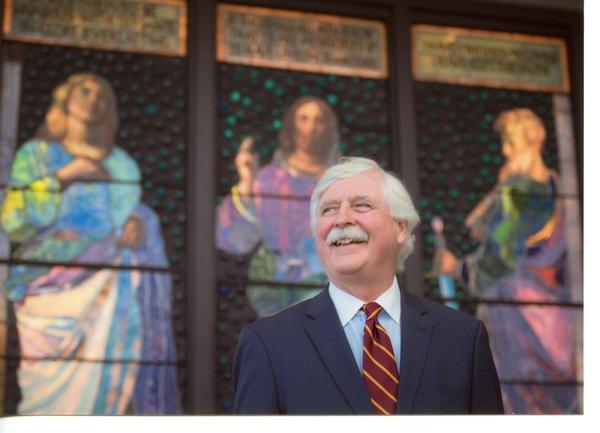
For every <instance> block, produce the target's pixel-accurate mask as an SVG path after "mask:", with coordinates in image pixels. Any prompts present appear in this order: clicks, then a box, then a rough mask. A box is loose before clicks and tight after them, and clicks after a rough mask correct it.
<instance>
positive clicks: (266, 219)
mask: <svg viewBox="0 0 600 433" xmlns="http://www.w3.org/2000/svg"><path fill="white" fill-rule="evenodd" d="M278 141H279V146H278V148H277V150H276V151H275V154H274V155H273V159H272V161H271V163H270V164H268V165H266V166H265V167H263V168H261V169H260V170H259V167H258V165H259V159H258V155H256V154H255V153H253V145H254V140H253V139H252V137H249V138H247V139H246V140H244V141H243V142H242V143H241V145H240V149H239V151H238V154H237V156H236V159H235V164H236V168H237V171H238V175H239V182H238V184H237V185H235V186H234V187H233V188H232V191H231V194H230V195H229V196H228V197H227V198H226V199H225V200H224V202H223V203H222V204H221V205H220V206H219V208H218V210H217V217H218V230H217V247H218V248H219V249H221V250H224V251H227V252H229V253H233V254H239V255H246V254H250V253H253V255H252V259H251V262H250V269H249V277H250V278H254V279H259V280H272V281H286V282H297V283H301V282H305V283H321V282H323V281H325V278H326V277H325V274H324V273H323V269H322V266H321V264H320V262H319V258H318V256H317V251H316V247H315V242H314V239H313V238H312V236H311V230H310V222H309V219H310V213H309V203H308V198H309V197H310V195H311V193H312V191H313V189H314V187H315V185H316V183H317V181H318V180H319V178H320V177H321V175H322V174H323V173H324V172H325V170H326V169H327V167H328V166H330V165H331V164H332V163H334V162H335V161H336V160H337V157H338V149H337V148H338V143H339V131H338V123H337V118H336V116H335V113H334V112H333V110H332V109H331V107H330V106H329V105H328V104H327V103H326V102H324V101H323V100H321V99H319V98H316V97H314V96H305V97H301V98H299V99H297V100H296V101H295V102H294V103H293V104H292V106H290V107H289V108H288V110H287V111H286V113H285V115H284V118H283V122H282V127H281V130H280V132H279V137H278ZM288 196H291V197H290V198H287V197H288ZM303 198H304V199H303ZM257 247H258V248H257ZM317 292H318V290H306V289H294V288H288V287H284V286H281V287H272V286H271V287H262V286H260V287H259V286H250V287H248V288H247V296H248V299H249V301H250V304H251V305H252V307H253V309H254V310H255V311H256V312H257V314H258V315H259V316H267V315H271V314H274V313H276V312H278V311H280V310H282V309H283V308H285V307H287V306H289V305H292V304H294V303H296V302H299V301H301V300H304V299H307V298H309V297H312V296H314V295H315V294H316V293H317Z"/></svg>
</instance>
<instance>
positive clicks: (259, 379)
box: [233, 327, 280, 414]
mask: <svg viewBox="0 0 600 433" xmlns="http://www.w3.org/2000/svg"><path fill="white" fill-rule="evenodd" d="M233 388H234V393H235V404H234V413H237V414H275V413H279V412H280V409H279V405H278V398H277V387H276V384H275V376H274V372H273V367H272V365H271V360H270V358H269V354H268V352H267V350H266V347H265V344H264V342H263V341H262V340H261V338H260V337H259V336H258V335H257V334H256V333H255V332H254V331H253V330H252V329H250V328H248V327H246V328H244V329H243V330H242V332H241V334H240V339H239V344H238V347H237V350H236V353H235V357H234V360H233Z"/></svg>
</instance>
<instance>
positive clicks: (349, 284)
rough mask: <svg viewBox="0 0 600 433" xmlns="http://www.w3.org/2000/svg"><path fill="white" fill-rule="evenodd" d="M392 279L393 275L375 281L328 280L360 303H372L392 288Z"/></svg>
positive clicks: (353, 279)
mask: <svg viewBox="0 0 600 433" xmlns="http://www.w3.org/2000/svg"><path fill="white" fill-rule="evenodd" d="M394 277H395V275H391V276H389V277H386V278H379V279H377V281H375V280H373V279H369V280H366V279H365V280H361V279H357V278H356V277H353V278H352V279H351V280H350V279H345V278H339V277H336V278H330V279H331V281H332V282H333V284H335V285H336V286H337V287H339V288H340V289H341V290H343V291H345V292H347V293H350V294H351V295H352V296H354V297H356V298H358V299H360V300H361V301H364V302H373V301H375V300H376V299H377V298H379V296H381V295H382V294H383V293H384V292H385V291H386V290H388V289H389V288H390V287H391V286H392V284H393V282H394Z"/></svg>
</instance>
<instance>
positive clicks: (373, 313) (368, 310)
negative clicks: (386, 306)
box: [362, 302, 382, 320]
mask: <svg viewBox="0 0 600 433" xmlns="http://www.w3.org/2000/svg"><path fill="white" fill-rule="evenodd" d="M362 310H363V311H364V312H365V314H366V315H367V320H371V319H375V318H377V315H378V314H379V312H380V311H381V310H382V307H381V305H379V304H378V303H377V302H369V303H368V304H365V305H363V306H362Z"/></svg>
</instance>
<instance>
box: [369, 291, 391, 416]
mask: <svg viewBox="0 0 600 433" xmlns="http://www.w3.org/2000/svg"><path fill="white" fill-rule="evenodd" d="M361 309H362V310H363V311H364V312H365V314H366V315H367V322H366V323H365V336H364V343H363V379H364V381H365V385H366V386H367V389H368V391H369V395H370V396H371V404H372V405H373V407H374V408H375V411H376V412H377V414H379V415H391V414H394V413H396V396H397V395H398V369H397V367H396V361H395V358H394V349H393V348H392V343H391V341H390V337H389V336H388V334H387V332H385V329H384V328H383V326H381V325H380V324H379V322H378V321H377V315H378V314H379V312H380V311H381V310H382V307H381V306H380V305H379V304H377V303H376V302H369V303H368V304H365V305H363V306H362V308H361Z"/></svg>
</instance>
